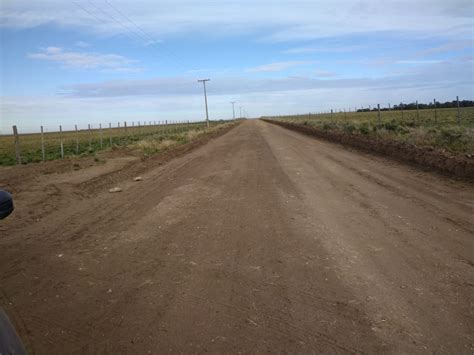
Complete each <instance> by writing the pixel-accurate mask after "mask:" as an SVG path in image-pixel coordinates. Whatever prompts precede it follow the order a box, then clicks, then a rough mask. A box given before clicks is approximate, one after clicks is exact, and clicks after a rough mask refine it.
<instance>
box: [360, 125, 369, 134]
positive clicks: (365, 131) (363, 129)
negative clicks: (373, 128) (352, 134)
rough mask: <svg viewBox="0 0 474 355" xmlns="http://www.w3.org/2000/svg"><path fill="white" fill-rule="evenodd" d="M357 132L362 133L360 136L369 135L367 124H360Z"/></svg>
mask: <svg viewBox="0 0 474 355" xmlns="http://www.w3.org/2000/svg"><path fill="white" fill-rule="evenodd" d="M359 132H360V133H362V134H369V132H370V127H369V124H368V123H367V122H364V123H362V124H361V125H360V126H359Z"/></svg>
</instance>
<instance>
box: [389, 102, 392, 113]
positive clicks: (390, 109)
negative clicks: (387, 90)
mask: <svg viewBox="0 0 474 355" xmlns="http://www.w3.org/2000/svg"><path fill="white" fill-rule="evenodd" d="M388 110H389V111H392V108H391V107H390V102H389V103H388Z"/></svg>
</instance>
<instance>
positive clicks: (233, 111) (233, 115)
mask: <svg viewBox="0 0 474 355" xmlns="http://www.w3.org/2000/svg"><path fill="white" fill-rule="evenodd" d="M231 104H232V117H233V118H234V120H235V108H234V104H235V101H231Z"/></svg>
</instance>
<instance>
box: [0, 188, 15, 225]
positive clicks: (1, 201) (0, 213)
mask: <svg viewBox="0 0 474 355" xmlns="http://www.w3.org/2000/svg"><path fill="white" fill-rule="evenodd" d="M13 209H14V208H13V198H12V195H10V194H9V193H8V192H6V191H3V190H0V219H4V218H6V217H8V216H9V215H10V214H11V213H12V212H13Z"/></svg>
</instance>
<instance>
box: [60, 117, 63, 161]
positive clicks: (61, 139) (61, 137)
mask: <svg viewBox="0 0 474 355" xmlns="http://www.w3.org/2000/svg"><path fill="white" fill-rule="evenodd" d="M59 146H60V147H61V158H64V144H63V126H61V125H59Z"/></svg>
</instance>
